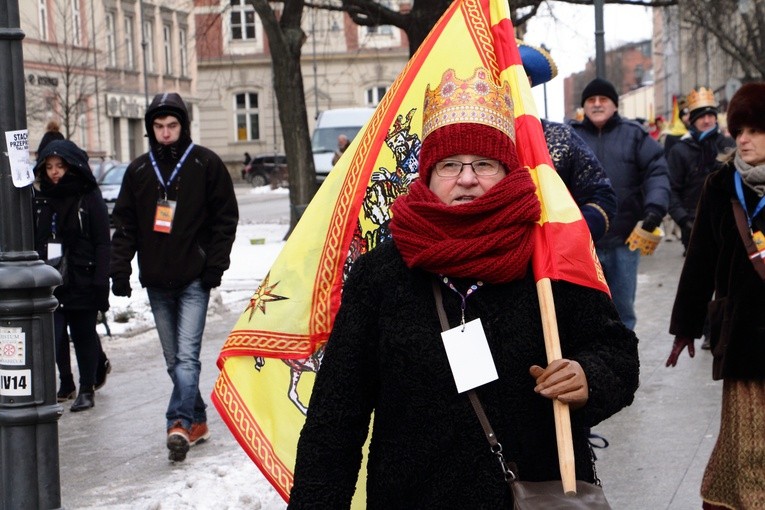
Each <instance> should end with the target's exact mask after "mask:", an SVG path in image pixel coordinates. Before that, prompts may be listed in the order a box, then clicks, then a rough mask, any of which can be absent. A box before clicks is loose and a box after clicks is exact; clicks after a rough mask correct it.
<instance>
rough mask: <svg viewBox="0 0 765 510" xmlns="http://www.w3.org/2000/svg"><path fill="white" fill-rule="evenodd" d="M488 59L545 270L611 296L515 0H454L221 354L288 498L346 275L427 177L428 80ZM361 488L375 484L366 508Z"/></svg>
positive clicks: (232, 402)
mask: <svg viewBox="0 0 765 510" xmlns="http://www.w3.org/2000/svg"><path fill="white" fill-rule="evenodd" d="M455 55H458V56H459V58H455ZM479 66H482V67H485V68H487V69H489V70H490V71H491V72H492V73H493V74H494V78H495V80H496V81H497V83H502V81H505V80H506V81H507V82H508V83H509V84H510V86H511V88H512V94H513V101H514V103H515V116H516V136H517V140H516V142H517V146H518V152H519V156H520V158H521V162H522V164H524V165H525V166H527V167H528V168H529V171H530V172H531V173H532V177H533V178H534V180H535V182H536V184H537V193H538V195H539V198H540V201H541V202H542V217H541V220H540V222H539V226H538V228H537V245H536V246H537V250H536V253H535V255H534V259H533V267H534V273H535V276H536V278H537V279H541V278H550V279H554V280H561V279H562V280H567V281H571V282H573V283H578V284H581V285H586V286H589V287H593V288H596V289H600V290H603V291H604V292H608V287H607V286H606V283H605V278H603V274H602V271H601V270H600V264H599V263H598V261H597V257H596V256H595V254H594V247H593V243H592V240H591V238H590V234H589V230H588V229H587V224H586V222H585V221H584V219H583V218H582V215H581V214H580V212H579V209H578V207H577V206H576V204H575V202H574V201H573V199H572V198H571V196H570V194H569V193H568V190H567V189H566V187H565V185H564V184H563V182H562V181H561V180H560V179H559V178H558V175H557V173H556V172H555V170H554V169H553V167H552V163H551V160H550V156H549V154H548V152H547V147H546V144H545V140H544V135H543V132H542V128H541V124H540V121H539V118H538V116H537V114H536V109H535V107H534V101H533V97H532V95H531V89H530V86H529V83H528V79H527V78H526V75H525V73H524V70H523V66H522V64H521V59H520V55H519V53H518V48H517V46H516V42H515V35H514V31H513V26H512V23H511V22H510V16H509V11H508V5H507V2H506V1H503V0H458V1H456V2H454V3H453V4H452V5H451V6H450V7H449V9H448V10H447V11H446V12H445V13H444V15H443V16H442V18H441V19H440V20H439V22H438V23H437V24H436V25H435V26H434V28H433V30H432V31H431V33H430V35H429V36H428V37H427V38H426V40H425V41H424V42H423V44H422V45H421V47H420V49H419V50H418V51H417V53H416V54H415V55H414V56H413V57H412V58H411V60H410V61H409V62H408V64H407V65H406V67H405V68H404V70H403V71H402V72H401V74H400V75H399V77H398V78H397V79H396V81H395V82H394V83H393V85H392V86H391V88H390V89H389V91H388V93H387V94H386V95H385V97H384V98H383V100H382V101H381V103H380V105H379V106H378V107H377V109H376V111H375V113H374V114H373V116H372V118H371V119H370V120H369V122H368V123H367V125H366V126H365V127H364V128H363V129H362V130H361V131H360V132H359V134H358V135H357V136H356V138H355V139H354V140H353V142H352V143H351V146H350V147H349V148H348V149H347V150H346V151H345V153H344V155H343V157H342V158H341V159H340V161H339V162H338V163H337V165H336V166H335V168H334V169H333V170H332V172H330V174H329V177H328V178H327V180H326V181H325V182H324V184H323V185H322V186H321V188H320V189H319V191H318V192H317V194H316V196H315V197H314V199H313V201H312V202H311V203H310V204H309V205H308V207H307V208H306V210H305V212H304V214H303V216H302V219H301V220H300V222H299V223H298V225H297V226H296V227H295V229H294V231H293V232H292V234H291V236H290V238H289V240H288V241H287V243H286V244H285V246H284V248H283V250H282V252H281V254H280V255H279V256H278V257H277V259H276V261H275V262H274V264H273V266H272V267H271V269H270V271H269V273H268V275H267V276H266V277H265V278H264V280H263V282H262V283H261V285H260V287H259V288H258V290H257V291H256V292H255V294H254V295H253V296H252V298H251V299H250V302H249V305H248V306H247V308H246V309H245V311H244V313H242V315H241V316H240V318H239V320H238V321H237V323H236V324H235V325H234V328H233V330H232V331H231V334H230V335H229V337H228V339H227V340H226V342H225V344H224V346H223V348H222V350H221V352H220V355H219V358H218V368H219V369H220V375H219V377H218V380H217V382H216V384H215V388H214V390H213V395H212V400H213V403H214V404H215V407H216V409H217V410H218V412H219V413H220V415H221V416H222V418H223V420H224V421H225V422H226V424H227V425H228V426H229V428H230V429H231V432H232V433H233V434H234V436H235V437H236V438H237V440H238V441H239V444H240V445H241V446H242V448H243V449H244V450H245V451H246V452H247V454H248V455H249V456H250V458H251V459H252V460H253V461H254V462H255V463H256V464H257V465H258V467H259V468H260V469H261V471H262V472H263V473H264V475H265V476H266V478H267V479H268V480H269V481H270V482H271V483H272V485H273V486H274V487H275V488H276V490H277V491H278V492H279V493H280V494H281V495H282V497H284V499H285V500H288V499H289V492H290V489H291V487H292V479H293V478H292V469H293V467H294V464H295V452H296V446H297V440H298V436H299V434H300V430H301V428H302V426H303V423H304V420H305V412H306V409H307V402H308V399H309V396H310V394H311V389H312V386H313V376H314V373H315V371H316V370H318V368H319V366H320V363H321V358H322V355H323V346H324V344H325V342H326V341H327V339H328V337H329V334H330V331H331V330H332V324H333V320H334V317H335V313H336V312H337V309H338V307H339V306H340V294H341V290H342V285H343V281H344V277H345V275H346V274H347V272H348V270H349V269H350V266H351V264H352V263H353V261H354V260H355V259H356V258H357V257H358V256H359V255H360V254H362V253H364V252H366V251H369V250H372V249H374V248H375V246H377V245H378V244H379V243H381V242H385V241H386V240H388V238H389V237H390V232H389V230H388V228H387V225H388V222H389V220H390V216H391V213H390V205H391V204H392V202H393V200H395V198H396V197H397V196H399V195H401V194H403V193H406V191H407V189H408V186H409V184H410V183H411V182H412V181H413V180H414V179H415V178H417V157H418V154H419V148H420V137H419V136H420V132H421V127H422V102H423V97H424V94H425V88H426V86H427V85H428V84H432V85H435V84H438V83H439V82H440V80H441V77H442V75H443V73H444V71H445V70H446V69H448V68H451V69H454V70H455V71H456V73H457V74H458V75H461V76H471V75H472V74H473V71H474V70H475V68H476V67H479ZM360 480H361V481H363V480H364V477H363V475H362V476H361V477H360ZM359 493H361V494H363V483H360V490H358V489H357V498H356V499H355V500H354V506H355V505H356V504H361V505H362V506H363V501H364V499H363V497H362V498H359Z"/></svg>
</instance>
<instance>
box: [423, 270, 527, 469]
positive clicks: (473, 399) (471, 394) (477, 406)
mask: <svg viewBox="0 0 765 510" xmlns="http://www.w3.org/2000/svg"><path fill="white" fill-rule="evenodd" d="M432 284H433V297H434V298H435V300H436V311H437V312H438V320H439V321H441V329H442V330H443V331H446V330H448V329H449V320H448V319H447V318H446V310H444V303H443V295H442V294H441V286H440V285H439V283H438V280H437V279H436V278H433V279H432ZM467 396H468V398H470V403H471V404H472V405H473V410H474V411H475V414H476V416H478V421H479V422H480V423H481V428H483V433H484V435H485V436H486V439H487V440H488V441H489V446H490V448H491V452H492V453H493V454H494V455H496V457H497V460H498V461H499V465H500V467H501V468H502V473H504V475H505V480H507V482H508V483H512V482H513V481H515V480H516V479H517V476H516V472H517V471H518V468H517V467H516V466H515V463H513V462H509V463H508V462H506V461H505V457H504V455H502V445H501V444H500V443H499V441H497V436H496V435H495V434H494V430H493V429H492V428H491V423H489V417H488V416H486V412H485V411H484V410H483V405H481V401H480V400H479V399H478V395H477V394H476V392H475V390H468V391H467Z"/></svg>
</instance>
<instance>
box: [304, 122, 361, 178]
mask: <svg viewBox="0 0 765 510" xmlns="http://www.w3.org/2000/svg"><path fill="white" fill-rule="evenodd" d="M374 112H375V109H374V108H336V109H333V110H326V111H323V112H321V113H320V114H319V118H318V119H317V120H316V127H315V128H314V130H313V135H312V136H311V150H312V151H313V166H314V168H315V169H316V181H317V182H319V183H321V182H324V179H326V178H327V175H328V174H329V171H330V170H332V157H333V156H334V155H335V150H337V137H338V136H340V135H345V136H347V137H348V140H349V141H352V140H353V138H354V137H355V136H356V134H357V133H358V132H359V131H360V130H361V128H362V127H364V124H366V123H367V121H368V120H369V118H370V117H371V116H372V114H373V113H374Z"/></svg>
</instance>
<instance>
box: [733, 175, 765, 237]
mask: <svg viewBox="0 0 765 510" xmlns="http://www.w3.org/2000/svg"><path fill="white" fill-rule="evenodd" d="M733 180H734V181H735V183H736V195H738V201H739V202H741V207H743V208H744V212H745V213H746V221H747V222H749V232H751V231H752V220H753V219H754V218H755V217H756V216H757V215H758V214H759V213H760V211H762V208H763V207H765V196H764V197H762V198H760V201H759V202H757V207H755V208H754V212H753V213H752V215H751V216H749V208H747V206H746V201H745V199H744V188H743V187H742V184H741V183H742V182H743V181H742V180H741V174H740V173H738V172H736V173H735V174H733Z"/></svg>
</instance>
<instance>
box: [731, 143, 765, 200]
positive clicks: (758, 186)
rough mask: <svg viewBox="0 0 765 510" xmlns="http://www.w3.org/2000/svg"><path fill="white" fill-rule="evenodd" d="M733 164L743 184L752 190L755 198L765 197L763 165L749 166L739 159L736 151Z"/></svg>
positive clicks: (764, 168) (764, 167) (764, 169)
mask: <svg viewBox="0 0 765 510" xmlns="http://www.w3.org/2000/svg"><path fill="white" fill-rule="evenodd" d="M733 164H734V165H735V166H736V171H737V172H738V173H739V174H740V175H741V180H743V181H744V184H746V185H747V186H749V187H750V188H752V189H753V190H754V191H755V193H757V196H760V197H761V196H763V195H765V165H757V166H752V165H750V164H749V163H747V162H746V161H744V160H743V159H741V156H740V155H739V153H738V151H736V157H735V159H734V160H733Z"/></svg>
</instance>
